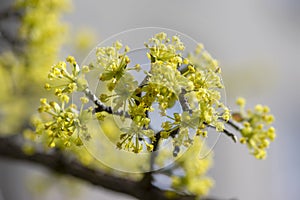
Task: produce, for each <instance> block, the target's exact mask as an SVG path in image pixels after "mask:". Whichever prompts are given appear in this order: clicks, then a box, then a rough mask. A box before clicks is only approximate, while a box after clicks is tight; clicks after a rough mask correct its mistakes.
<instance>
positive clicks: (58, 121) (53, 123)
mask: <svg viewBox="0 0 300 200" xmlns="http://www.w3.org/2000/svg"><path fill="white" fill-rule="evenodd" d="M40 102H41V105H40V107H39V112H40V113H47V114H48V115H50V116H48V117H50V119H48V120H46V121H44V122H43V121H40V120H36V121H34V125H35V127H36V133H37V134H38V135H42V136H43V137H44V138H46V139H45V140H46V141H47V143H48V145H49V147H51V148H53V147H60V148H61V147H62V145H63V146H65V147H70V146H71V145H72V144H76V145H81V144H82V142H81V139H80V137H79V134H82V133H81V131H86V130H87V128H86V126H85V124H82V123H81V121H80V119H79V111H78V110H77V107H76V105H74V104H71V105H69V106H68V107H65V105H64V102H62V105H59V104H58V103H56V102H54V101H52V102H49V103H48V102H47V99H41V101H40Z"/></svg>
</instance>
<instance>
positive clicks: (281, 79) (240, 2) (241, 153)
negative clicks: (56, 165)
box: [0, 0, 300, 200]
mask: <svg viewBox="0 0 300 200" xmlns="http://www.w3.org/2000/svg"><path fill="white" fill-rule="evenodd" d="M74 3H75V5H74V11H73V13H71V14H68V16H66V18H65V19H66V21H68V22H70V23H71V25H73V27H74V31H76V30H78V29H79V28H84V27H92V29H93V30H94V31H95V32H96V33H97V37H98V39H99V41H97V43H98V42H100V41H101V40H104V39H105V38H107V37H109V36H111V35H113V34H116V33H119V32H121V31H124V30H127V29H131V28H137V27H149V26H155V27H164V28H170V29H175V30H177V31H180V32H182V33H185V34H187V35H189V36H191V37H192V38H194V39H195V40H197V41H199V42H201V43H203V44H204V45H205V46H206V49H207V50H208V51H209V52H210V53H211V54H212V55H213V56H214V57H215V58H217V59H218V60H219V61H220V63H221V67H222V71H223V74H224V83H225V85H226V91H227V102H228V104H229V105H230V106H231V107H233V106H234V99H235V98H236V96H237V95H242V96H244V97H246V98H247V99H249V105H251V106H252V105H254V104H255V103H262V104H267V105H269V106H270V107H271V110H272V112H273V113H274V115H275V117H276V123H275V127H276V128H277V134H278V137H277V139H276V141H275V142H274V143H272V144H271V149H269V151H268V153H269V155H268V157H267V159H266V160H264V161H258V160H256V159H255V158H253V156H251V155H249V154H248V150H247V148H246V147H245V146H244V145H240V144H233V143H232V141H231V140H229V139H228V138H226V137H222V138H221V139H220V141H219V142H218V144H217V146H216V148H215V162H214V163H215V164H214V168H213V169H212V170H211V171H210V174H211V176H212V177H213V178H214V179H215V181H216V186H215V188H214V189H213V190H212V191H211V195H212V196H216V197H220V198H225V199H226V198H232V197H235V198H237V199H240V200H253V199H255V200H282V199H299V197H300V190H299V186H300V172H299V165H300V156H299V151H300V145H299V141H300V133H299V120H300V91H299V86H300V84H299V83H300V81H299V79H300V64H299V58H300V55H299V54H300V37H299V35H300V1H297V0H247V1H246V0H227V1H223V0H218V1H217V0H210V1H201V0H190V1H179V0H172V1H171V0H168V1H167V0H165V1H162V0H160V1H159V0H152V1H141V0H140V1H138V0H127V1H124V0H110V1H92V0H85V1H82V0H81V1H80V0H76V1H74ZM95 45H96V44H95ZM66 53H67V52H66ZM16 165H18V166H16ZM0 168H1V171H3V170H4V171H5V172H7V173H5V175H2V177H1V179H2V180H7V181H5V183H4V182H3V181H2V180H1V181H0V186H1V187H0V189H1V190H2V191H0V200H2V199H3V200H11V199H67V194H66V193H67V192H63V191H62V190H61V189H60V188H59V187H56V188H55V187H52V189H51V191H53V192H52V194H54V196H55V198H53V196H49V197H48V196H47V195H46V196H42V197H41V196H34V197H32V194H30V192H28V189H27V186H26V187H25V186H24V185H25V183H24V180H25V182H26V180H28V174H32V173H34V174H36V173H38V174H39V175H36V176H37V177H43V176H45V175H43V173H41V172H37V170H36V169H41V168H39V167H35V166H32V165H27V164H26V165H23V164H22V165H21V166H20V164H19V163H17V164H16V162H3V161H1V162H0ZM38 171H40V170H38ZM41 171H42V172H43V171H44V170H43V169H42V170H41ZM12 174H14V175H16V176H15V178H11V177H12ZM27 182H28V181H27ZM61 184H64V183H61ZM16 187H18V188H19V189H18V193H19V192H20V194H22V195H21V196H20V195H19V196H18V194H16V192H14V191H13V190H12V188H16ZM81 188H82V193H81V194H78V195H76V197H72V198H70V199H96V198H97V199H107V200H109V199H121V200H123V199H132V198H130V197H125V196H124V195H116V194H113V193H110V192H107V191H104V190H99V189H98V188H95V187H93V186H89V185H87V186H84V187H83V186H82V187H81ZM1 193H2V195H3V197H1Z"/></svg>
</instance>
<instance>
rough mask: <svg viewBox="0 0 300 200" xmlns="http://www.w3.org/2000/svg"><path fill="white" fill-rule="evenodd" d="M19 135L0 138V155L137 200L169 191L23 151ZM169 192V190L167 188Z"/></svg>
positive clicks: (179, 197) (159, 199)
mask: <svg viewBox="0 0 300 200" xmlns="http://www.w3.org/2000/svg"><path fill="white" fill-rule="evenodd" d="M20 139H21V138H20V137H19V135H15V136H10V137H0V156H1V157H5V158H9V159H16V160H20V161H27V162H32V163H35V164H39V165H42V166H44V167H46V168H48V169H50V170H52V171H55V172H58V173H60V174H64V175H69V176H73V177H75V178H78V179H81V180H84V181H86V182H88V183H91V184H93V185H95V186H101V187H103V188H106V189H109V190H112V191H115V192H120V193H124V194H128V195H131V196H133V197H135V198H137V199H142V200H152V199H156V200H167V199H168V198H167V196H166V193H167V192H168V191H166V190H162V189H160V188H158V187H156V186H153V185H152V184H151V185H148V184H147V185H144V184H142V181H143V179H142V181H133V180H130V179H126V178H121V177H116V176H113V175H111V174H107V173H105V172H103V171H101V170H99V169H93V168H90V167H87V166H84V165H82V164H81V163H79V162H78V161H76V160H74V159H71V158H70V157H67V156H66V155H65V154H63V152H61V151H59V150H57V151H51V152H48V153H42V152H35V153H33V154H31V155H29V154H26V153H24V152H23V150H22V143H21V142H20ZM169 192H170V191H169ZM192 199H195V196H193V195H188V194H178V193H175V196H174V197H172V200H192ZM203 200H216V199H214V198H206V199H203Z"/></svg>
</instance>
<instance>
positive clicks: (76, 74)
mask: <svg viewBox="0 0 300 200" xmlns="http://www.w3.org/2000/svg"><path fill="white" fill-rule="evenodd" d="M66 61H67V62H68V63H69V64H70V67H71V68H72V73H69V72H68V70H67V63H66V62H63V61H61V62H58V63H57V64H56V65H53V66H52V67H51V69H50V71H49V73H48V79H49V80H50V81H51V82H53V83H52V84H49V83H46V84H45V89H46V90H50V89H55V95H56V96H58V97H63V94H65V95H66V94H71V93H73V92H75V91H82V90H84V89H85V88H87V81H86V80H85V78H84V75H85V73H87V72H89V68H88V66H83V67H82V69H80V68H79V66H78V65H77V63H76V61H75V59H74V57H72V56H68V57H67V58H66Z"/></svg>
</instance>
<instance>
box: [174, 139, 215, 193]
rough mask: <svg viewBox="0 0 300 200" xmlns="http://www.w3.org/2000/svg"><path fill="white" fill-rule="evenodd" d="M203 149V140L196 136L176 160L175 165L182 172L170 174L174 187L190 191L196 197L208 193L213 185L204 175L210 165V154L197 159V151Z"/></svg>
mask: <svg viewBox="0 0 300 200" xmlns="http://www.w3.org/2000/svg"><path fill="white" fill-rule="evenodd" d="M203 149H205V145H204V143H203V141H201V139H200V138H196V139H195V140H194V143H193V145H192V146H191V147H190V148H189V149H188V150H187V152H185V153H184V154H183V156H181V157H180V158H179V159H178V160H176V164H175V166H176V167H177V168H181V169H182V170H183V171H184V174H183V175H178V176H177V175H173V176H171V179H172V187H173V188H174V189H176V190H180V191H183V192H186V191H187V192H190V193H192V194H194V195H196V196H197V197H200V196H205V195H207V194H208V192H209V190H210V189H211V188H212V187H213V185H214V182H213V180H212V179H211V178H209V177H207V176H206V173H207V171H208V169H209V168H211V165H212V155H209V156H208V157H206V158H204V159H199V152H200V151H201V150H203ZM176 167H175V168H176Z"/></svg>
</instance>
